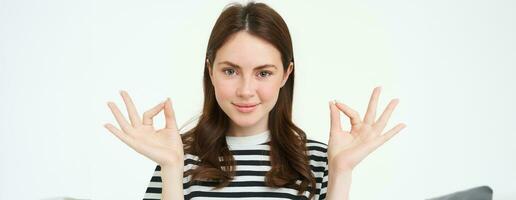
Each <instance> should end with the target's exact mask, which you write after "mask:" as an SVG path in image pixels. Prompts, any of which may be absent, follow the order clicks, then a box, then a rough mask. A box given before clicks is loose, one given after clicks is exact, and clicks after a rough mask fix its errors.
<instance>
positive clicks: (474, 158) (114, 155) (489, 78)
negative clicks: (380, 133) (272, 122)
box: [0, 0, 516, 200]
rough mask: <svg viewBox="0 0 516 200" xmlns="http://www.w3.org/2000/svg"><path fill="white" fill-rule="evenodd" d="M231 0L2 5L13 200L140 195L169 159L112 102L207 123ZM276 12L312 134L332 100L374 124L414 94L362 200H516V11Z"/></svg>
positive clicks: (376, 158)
mask: <svg viewBox="0 0 516 200" xmlns="http://www.w3.org/2000/svg"><path fill="white" fill-rule="evenodd" d="M228 2H230V1H219V2H213V1H210V2H200V1H183V2H170V1H120V0H118V1H69V0H60V1H59V0H48V1H34V0H16V1H14V0H11V1H8V0H0V83H1V84H0V95H1V98H0V99H1V100H0V133H1V135H0V156H1V164H0V177H1V178H0V199H45V198H51V197H58V196H70V197H76V198H84V199H141V198H142V197H143V194H144V192H145V189H146V186H147V184H148V182H149V180H150V178H151V176H152V172H153V170H154V166H155V163H153V162H152V161H151V160H148V159H147V158H145V157H144V156H141V155H139V154H137V153H136V152H134V151H133V150H132V149H130V148H129V147H127V146H126V145H125V144H123V143H122V142H121V141H119V140H118V139H117V138H116V137H114V136H113V135H112V134H111V133H109V132H108V131H107V130H105V129H104V128H103V127H102V124H104V123H106V122H111V123H114V124H116V122H115V120H114V118H113V116H112V114H111V112H110V111H109V109H108V107H107V105H106V102H107V101H115V102H116V103H117V104H118V105H119V107H121V108H124V107H123V101H122V99H121V97H120V96H119V95H118V91H119V90H120V89H125V90H127V91H128V92H129V94H130V95H131V96H132V97H133V99H134V100H135V103H136V105H137V107H138V109H139V110H140V112H141V113H142V112H143V110H147V109H148V108H150V107H151V106H153V105H154V104H157V103H158V102H160V101H161V100H164V99H165V98H166V97H171V98H172V100H173V101H174V106H175V111H176V115H177V118H178V119H177V121H178V124H180V125H181V124H183V123H185V122H186V121H187V120H189V119H190V118H191V117H193V116H194V115H196V114H197V113H198V112H199V111H200V109H201V107H200V106H201V102H202V87H201V80H202V67H203V59H204V55H205V49H206V45H207V42H208V37H209V34H210V31H211V28H212V27H213V25H214V22H215V20H216V18H217V16H218V15H219V14H220V12H221V11H222V9H223V8H224V6H225V5H226V4H227V3H228ZM265 2H266V3H268V4H269V5H270V6H271V7H273V8H274V9H275V10H277V11H278V12H279V13H280V14H281V15H282V16H283V17H284V19H285V21H286V22H287V24H288V25H289V28H290V31H291V34H292V37H293V42H294V52H295V59H296V67H297V68H296V93H295V101H294V107H295V108H294V116H295V122H296V123H297V124H298V125H299V126H300V127H301V128H303V129H304V130H305V131H306V132H307V134H308V135H309V136H310V137H311V138H314V139H317V140H320V141H323V142H327V140H328V129H329V111H328V104H327V102H328V101H329V100H331V99H339V100H341V101H343V102H345V103H347V104H348V105H350V106H352V107H353V108H355V109H357V110H358V111H360V112H361V114H362V116H363V115H364V112H365V109H366V107H367V103H368V100H369V96H370V94H371V92H372V90H373V88H374V87H375V86H377V85H381V86H383V91H382V94H381V95H380V98H381V99H380V105H379V106H380V108H379V112H382V111H383V109H384V108H385V106H386V105H387V104H388V102H389V100H391V99H392V98H400V104H399V105H398V108H397V110H396V111H395V112H394V113H393V116H392V118H391V121H390V123H389V125H388V126H387V128H388V129H390V128H391V127H393V126H394V125H395V124H397V123H398V122H405V123H406V124H407V125H408V126H407V128H406V129H405V130H403V131H402V132H401V133H400V134H399V135H397V136H396V137H395V138H393V140H391V141H389V142H388V143H386V144H385V145H384V146H382V147H381V148H379V149H378V150H377V151H376V152H374V153H373V154H372V155H370V156H369V157H368V158H367V159H365V160H364V161H363V162H362V163H361V164H360V165H359V166H358V168H357V169H356V170H355V172H354V176H353V183H352V188H351V198H352V199H361V200H377V199H407V200H409V199H424V198H429V197H434V196H439V195H443V194H447V193H450V192H454V191H457V190H463V189H467V188H471V187H476V186H480V185H488V186H490V187H491V188H493V190H494V197H495V198H494V199H495V200H509V199H516V190H515V187H514V186H515V185H516V170H515V169H516V157H515V156H514V153H515V152H516V145H514V141H516V125H515V123H514V120H515V119H516V114H515V113H516V112H515V111H516V106H515V104H514V102H516V94H515V91H516V81H515V80H514V79H513V77H514V75H516V73H515V72H516V69H515V67H516V39H515V37H514V36H515V35H516V23H515V21H516V12H514V11H515V10H516V3H515V1H508V0H507V1H502V0H498V1H487V0H486V1H467V0H454V1H444V0H437V1H422V0H416V1H414V0H393V1H358V0H356V1H317V2H318V3H315V2H314V3H309V2H304V3H301V2H299V1H281V2H279V1H275V2H269V1H265ZM162 118H163V116H162V115H160V118H159V119H158V120H159V121H158V123H157V124H158V125H160V126H161V125H163V124H164V123H163V119H162ZM344 122H346V124H347V120H345V121H344ZM348 127H349V126H348Z"/></svg>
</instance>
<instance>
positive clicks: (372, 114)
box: [328, 87, 406, 172]
mask: <svg viewBox="0 0 516 200" xmlns="http://www.w3.org/2000/svg"><path fill="white" fill-rule="evenodd" d="M380 90H381V87H376V88H375V89H374V90H373V94H372V95H371V99H370V101H369V106H368V108H367V113H366V115H365V117H364V121H362V120H361V119H360V115H359V114H358V113H357V112H356V111H355V110H353V109H351V108H350V107H348V106H347V105H345V104H343V103H340V102H337V103H333V102H330V113H331V115H330V118H331V128H330V139H329V142H328V163H329V164H328V165H329V167H330V169H333V170H332V171H334V170H336V171H334V172H342V171H347V172H350V171H351V170H353V168H354V167H355V166H356V165H357V164H358V163H360V161H362V160H363V159H364V158H365V157H366V156H367V155H369V154H370V153H371V152H373V151H374V150H375V149H376V148H378V147H379V146H381V145H382V144H383V143H385V142H386V141H387V140H389V139H391V138H392V137H393V136H394V135H396V134H397V133H398V132H400V131H401V130H402V129H403V128H405V126H406V125H405V124H403V123H400V124H398V125H397V126H395V127H394V128H392V129H391V130H389V131H387V132H386V133H383V134H381V133H382V131H383V129H384V128H385V125H386V124H387V121H388V120H389V118H390V116H391V113H392V111H393V110H394V108H395V107H396V105H397V104H398V102H399V100H398V99H393V100H391V102H390V103H389V105H388V106H387V108H386V109H385V111H384V112H383V113H382V115H381V116H380V118H379V119H378V120H377V121H375V119H376V107H377V104H378V96H379V95H380ZM340 111H342V112H344V114H345V115H347V116H348V117H349V118H350V122H351V130H350V131H344V130H342V128H341V122H340Z"/></svg>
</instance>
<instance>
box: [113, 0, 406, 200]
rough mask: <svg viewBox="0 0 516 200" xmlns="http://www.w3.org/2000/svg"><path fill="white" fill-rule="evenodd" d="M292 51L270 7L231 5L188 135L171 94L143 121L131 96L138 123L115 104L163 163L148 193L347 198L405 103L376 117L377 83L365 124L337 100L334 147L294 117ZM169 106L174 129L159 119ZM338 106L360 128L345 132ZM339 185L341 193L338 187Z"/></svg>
mask: <svg viewBox="0 0 516 200" xmlns="http://www.w3.org/2000/svg"><path fill="white" fill-rule="evenodd" d="M294 71H295V64H294V54H293V48H292V41H291V37H290V33H289V30H288V27H287V25H286V23H285V22H284V20H283V19H282V18H281V16H280V15H279V14H278V13H277V12H275V11H274V10H273V9H272V8H270V7H269V6H267V5H265V4H263V3H254V2H250V3H248V4H246V5H241V4H231V5H230V6H228V7H227V8H226V9H224V11H223V12H222V13H221V15H220V16H219V18H218V19H217V21H216V23H215V26H214V27H213V30H212V32H211V36H210V39H209V41H208V47H207V51H206V58H205V66H204V79H203V80H204V104H203V110H202V113H201V116H200V117H199V122H198V123H197V125H195V126H194V127H193V128H192V129H190V130H188V131H186V133H184V134H182V135H180V134H179V131H178V129H177V125H176V122H175V117H174V112H173V109H172V104H171V100H170V99H167V100H166V101H164V102H162V103H160V104H158V105H156V106H155V107H154V108H152V109H151V110H149V111H147V112H145V113H144V114H143V118H142V119H140V117H139V116H138V113H137V111H136V109H135V107H134V105H133V102H132V100H131V98H130V97H129V95H128V94H127V92H125V91H122V93H121V95H122V97H123V99H124V102H125V104H126V106H127V110H128V113H129V117H130V121H131V123H129V122H127V120H125V119H124V117H123V115H122V114H121V112H120V111H119V110H118V108H117V107H116V105H114V104H113V103H111V102H110V103H109V107H110V108H111V110H112V111H113V114H114V115H115V117H116V119H117V121H118V123H119V124H120V126H121V127H122V130H119V129H117V128H115V127H114V126H113V125H111V124H107V125H106V128H108V129H109V130H110V131H111V132H112V133H114V134H115V135H116V136H117V137H118V138H120V139H121V140H122V141H124V142H125V143H126V144H128V145H129V146H130V147H132V148H134V149H135V150H136V151H137V152H139V153H141V154H143V155H145V156H147V157H148V158H150V159H152V160H153V161H155V162H156V163H158V166H156V168H155V173H154V175H153V177H152V178H151V181H150V183H149V186H148V188H147V191H146V193H145V197H144V199H183V198H184V199H227V198H237V197H246V198H250V199H263V198H274V199H326V197H327V196H328V199H347V198H348V193H349V186H350V182H351V171H352V169H353V168H354V167H355V166H356V165H357V164H358V163H359V162H360V161H361V160H362V159H364V157H366V156H367V155H368V154H370V153H371V152H372V151H374V150H375V149H376V148H377V147H378V146H380V145H381V144H383V143H384V142H386V141H387V140H388V139H390V138H391V137H392V136H394V135H395V134H396V133H398V132H399V131H400V130H401V129H402V128H403V127H404V125H403V124H399V125H398V126H396V127H394V128H393V129H391V130H390V131H388V132H387V133H385V134H381V132H382V131H383V129H384V128H385V125H386V123H387V120H388V119H389V117H390V115H391V113H392V111H393V110H394V108H395V106H396V105H397V103H398V101H397V100H393V101H391V103H390V104H389V106H388V108H387V109H386V110H385V111H384V113H383V114H382V115H381V116H380V118H379V119H378V120H376V106H377V102H378V96H379V94H380V88H379V87H378V88H375V90H374V91H373V94H372V96H371V100H370V103H369V107H368V110H367V113H366V115H365V118H364V120H363V121H362V120H361V119H360V116H359V115H358V113H357V112H356V111H354V110H352V109H351V108H349V107H348V106H346V105H345V104H342V103H332V102H330V104H329V108H330V113H331V114H330V116H331V131H330V141H329V145H326V144H325V143H322V142H319V141H316V140H311V139H308V138H307V136H306V134H305V132H304V131H303V130H301V129H300V128H299V127H297V126H296V125H295V124H294V122H293V121H292V101H293V96H294V74H295V73H294ZM161 110H164V113H165V118H166V127H165V128H164V129H160V130H157V131H155V129H154V126H153V119H152V118H153V117H154V116H156V115H157V114H158V113H159V112H160V111H161ZM340 112H343V113H344V114H346V115H347V116H349V117H350V119H351V120H350V121H351V123H352V129H351V130H350V131H344V130H342V129H341V122H340ZM337 188H338V189H337Z"/></svg>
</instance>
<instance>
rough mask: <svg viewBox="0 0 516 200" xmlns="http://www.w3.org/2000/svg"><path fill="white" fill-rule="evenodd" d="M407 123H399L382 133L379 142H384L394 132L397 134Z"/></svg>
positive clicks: (392, 135)
mask: <svg viewBox="0 0 516 200" xmlns="http://www.w3.org/2000/svg"><path fill="white" fill-rule="evenodd" d="M406 126H407V125H405V124H403V123H401V124H398V125H396V126H395V127H394V128H391V130H389V131H387V132H386V133H384V134H382V136H380V137H381V143H382V144H383V143H385V142H387V141H388V140H390V139H391V138H392V137H394V136H395V135H396V134H398V133H399V132H400V131H401V130H403V129H404V128H405V127H406Z"/></svg>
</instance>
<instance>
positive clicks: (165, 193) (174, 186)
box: [161, 166, 183, 200]
mask: <svg viewBox="0 0 516 200" xmlns="http://www.w3.org/2000/svg"><path fill="white" fill-rule="evenodd" d="M161 181H162V183H163V186H162V192H161V196H162V197H161V198H162V199H163V200H173V199H183V166H181V168H179V167H177V166H161Z"/></svg>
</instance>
